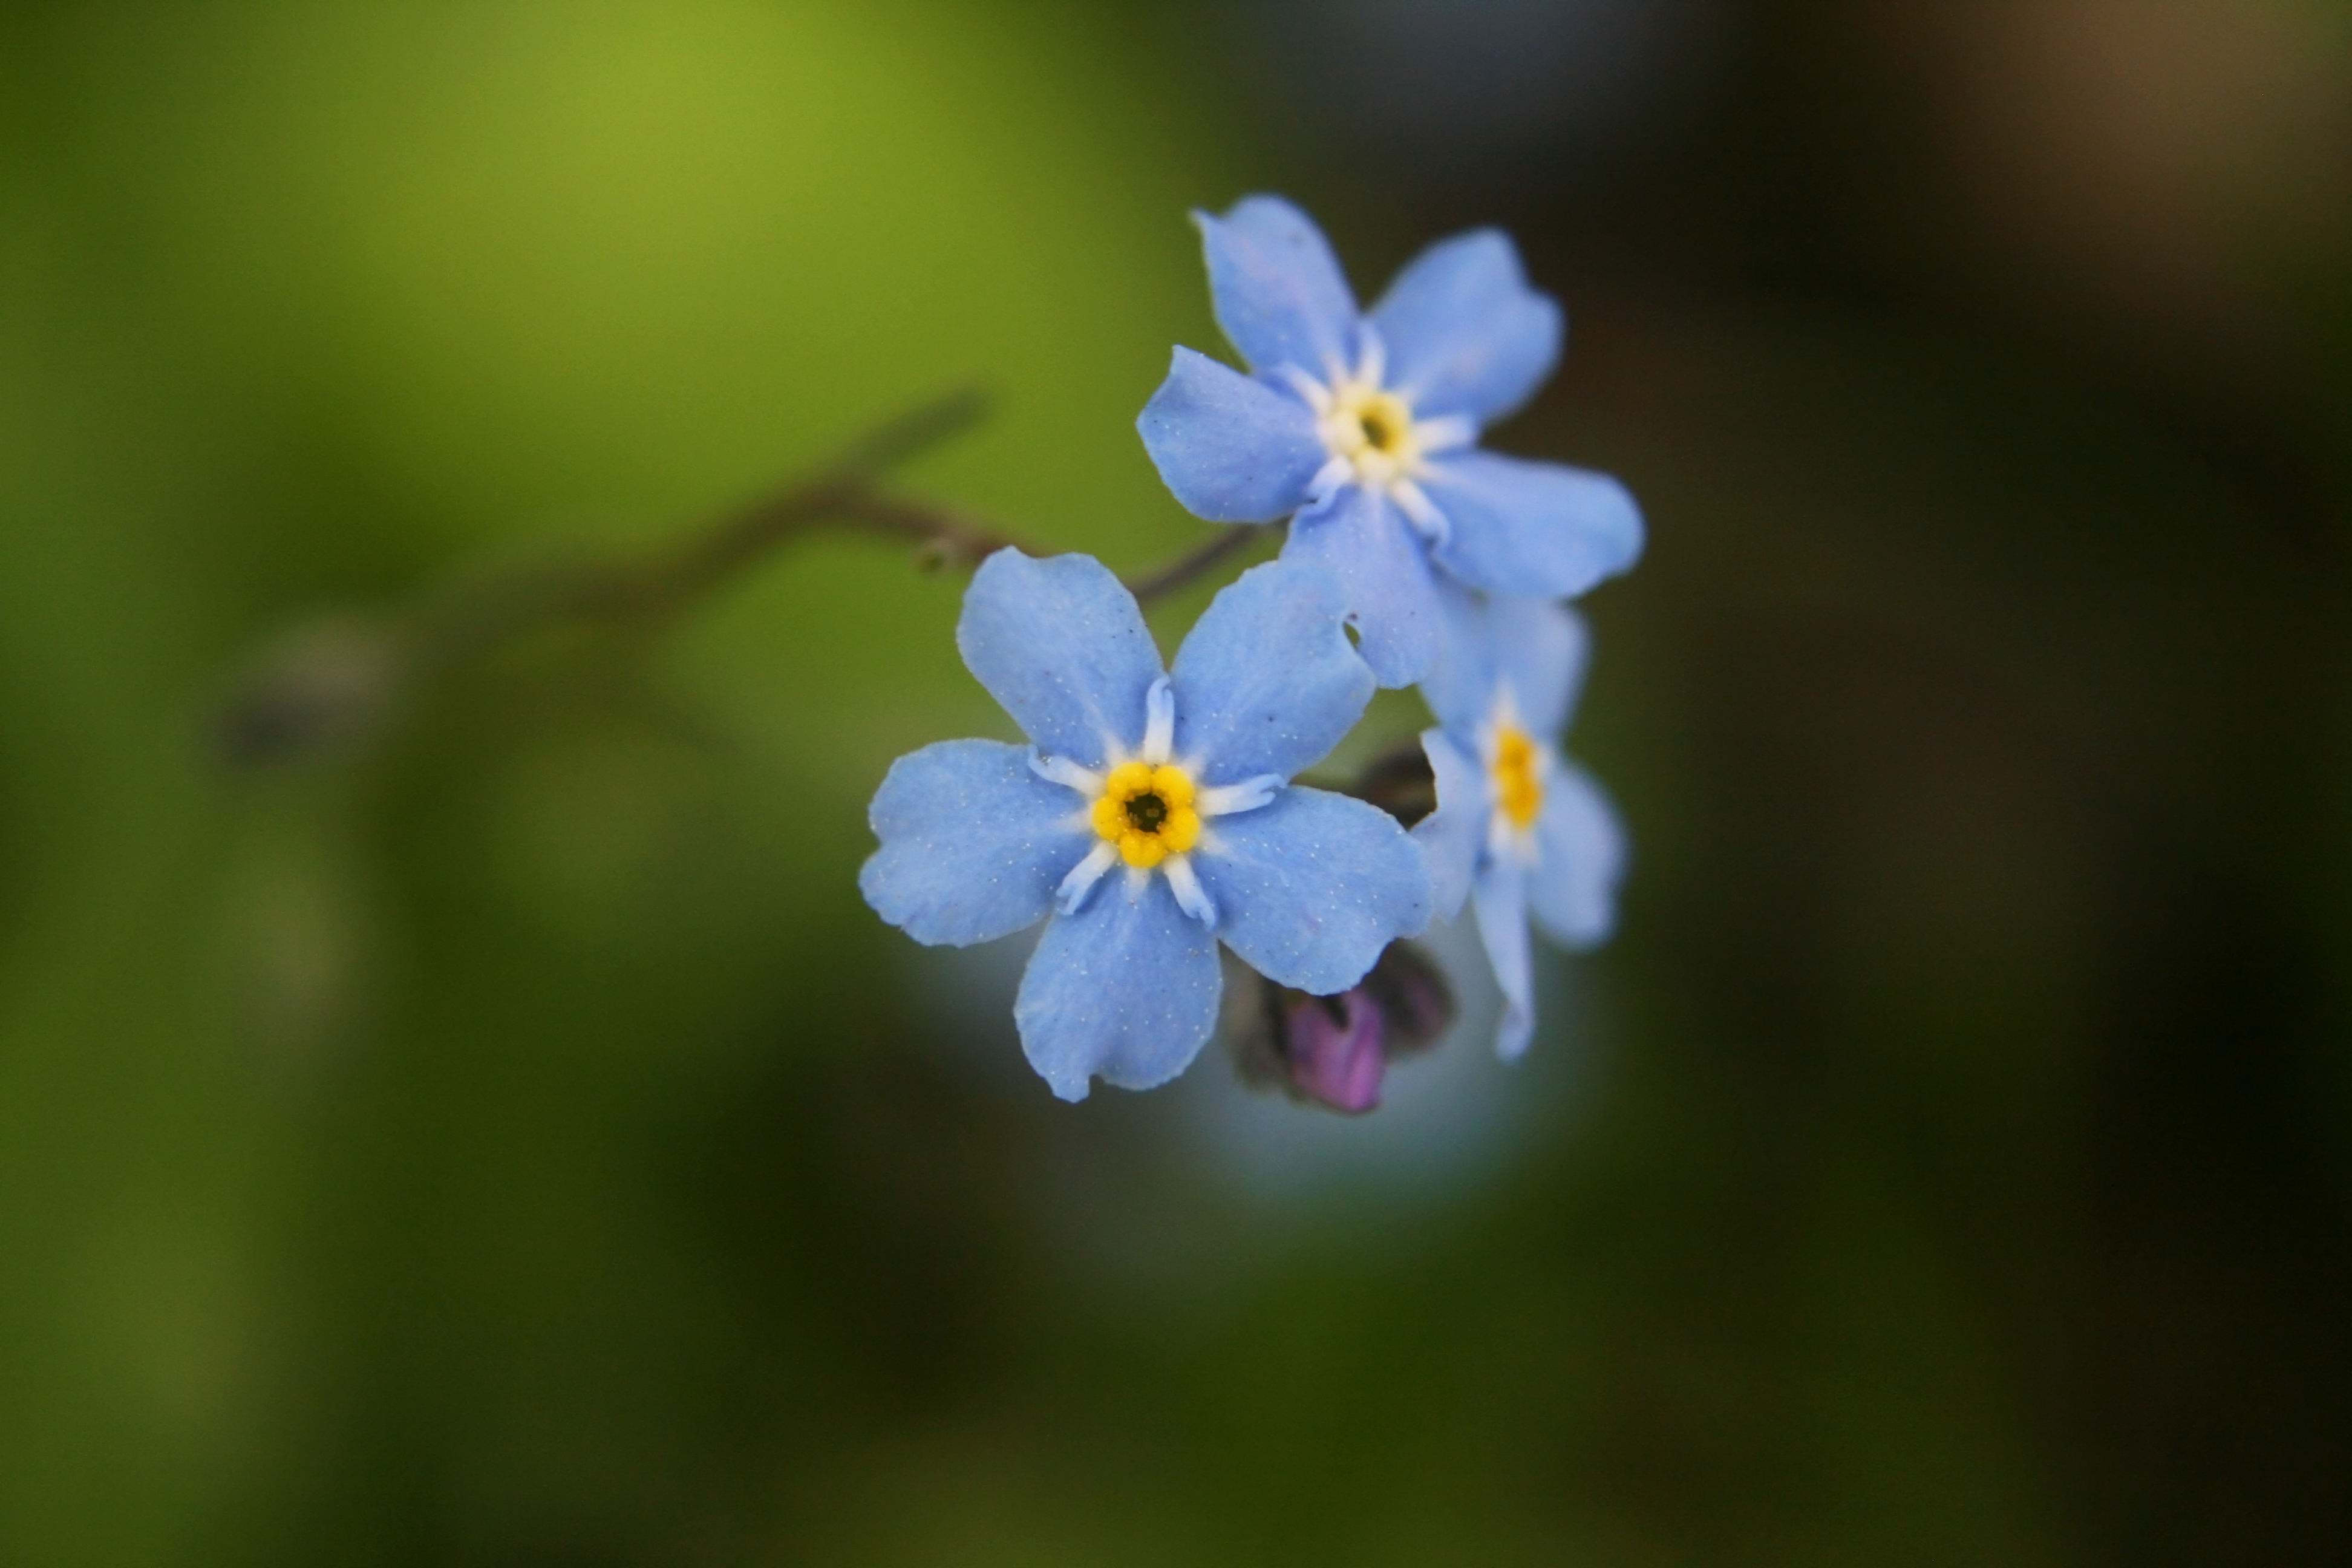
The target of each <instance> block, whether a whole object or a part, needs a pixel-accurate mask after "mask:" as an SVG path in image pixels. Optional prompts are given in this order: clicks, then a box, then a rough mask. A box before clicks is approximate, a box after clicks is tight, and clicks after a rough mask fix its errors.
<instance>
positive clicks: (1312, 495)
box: [1307, 458, 1356, 506]
mask: <svg viewBox="0 0 2352 1568" xmlns="http://www.w3.org/2000/svg"><path fill="white" fill-rule="evenodd" d="M1355 477H1356V464H1355V460H1354V459H1353V458H1332V459H1330V461H1328V462H1327V463H1325V464H1324V465H1323V466H1322V467H1321V468H1318V469H1316V470H1315V477H1314V478H1313V479H1309V480H1307V504H1308V505H1310V506H1312V505H1314V504H1315V503H1316V502H1318V501H1325V500H1330V499H1331V492H1332V491H1334V490H1336V489H1339V487H1340V486H1341V485H1344V484H1346V483H1347V482H1348V481H1349V480H1350V479H1354V478H1355Z"/></svg>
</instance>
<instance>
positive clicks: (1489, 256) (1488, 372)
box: [1372, 228, 1560, 425]
mask: <svg viewBox="0 0 2352 1568" xmlns="http://www.w3.org/2000/svg"><path fill="white" fill-rule="evenodd" d="M1372 324H1373V325H1374V326H1376V327H1378V328H1379V329H1380V331H1381V339H1382V341H1383V342H1385V343H1386V344H1387V346H1388V353H1389V374H1388V382H1389V384H1390V385H1391V386H1392V387H1395V388H1397V389H1398V390H1399V391H1400V392H1402V393H1403V394H1404V395H1405V397H1406V400H1407V401H1409V402H1410V403H1411V404H1412V409H1413V412H1414V413H1415V414H1417V415H1419V416H1421V417H1423V418H1424V419H1426V418H1430V417H1433V416H1438V415H1445V414H1463V415H1467V416H1470V417H1471V418H1472V419H1475V420H1476V421H1477V422H1478V423H1479V424H1481V425H1488V424H1492V423H1493V422H1494V421H1496V420H1497V419H1500V418H1502V417H1503V416H1505V415H1507V414H1509V413H1510V412H1512V411H1513V410H1514V409H1516V408H1517V407H1518V406H1519V405H1521V404H1523V403H1525V402H1527V400H1528V398H1530V397H1532V396H1534V395H1535V392H1536V388H1538V387H1539V386H1541V385H1542V384H1544V379H1545V378H1546V377H1547V376H1549V375H1550V374H1551V371H1552V366H1553V365H1555V364H1557V363H1559V339H1560V314H1559V305H1557V304H1555V303H1554V302H1553V301H1552V300H1550V299H1549V297H1548V296H1545V295H1542V294H1538V293H1537V292H1536V291H1535V290H1534V289H1530V288H1528V279H1527V274H1526V273H1525V272H1523V271H1521V270H1520V268H1519V253H1518V251H1517V250H1516V249H1515V248H1513V247H1512V245H1511V242H1510V240H1509V239H1508V238H1507V237H1505V236H1504V234H1503V233H1502V232H1501V231H1500V230H1499V229H1492V228H1482V229H1478V230H1476V231H1475V232H1473V233H1470V234H1461V235H1455V236H1454V237H1453V238H1451V239H1445V240H1440V241H1439V242H1438V243H1437V244H1435V245H1433V246H1431V247H1429V248H1428V249H1427V250H1424V251H1423V252H1422V253H1421V255H1420V256H1418V257H1417V258H1414V260H1413V262H1412V265H1411V266H1409V267H1407V268H1405V269H1404V270H1403V271H1402V272H1400V273H1398V274H1397V279H1396V281H1395V282H1393V283H1391V284H1390V285H1389V291H1388V292H1387V293H1386V294H1385V295H1383V296H1382V297H1381V302H1380V303H1379V304H1378V305H1376V306H1374V307H1373V308H1372Z"/></svg>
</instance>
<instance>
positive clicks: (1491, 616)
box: [1413, 590, 1626, 1058]
mask: <svg viewBox="0 0 2352 1568" xmlns="http://www.w3.org/2000/svg"><path fill="white" fill-rule="evenodd" d="M1444 609H1445V637H1444V644H1443V647H1442V649H1441V651H1440V653H1439V656H1438V659H1437V663H1436V666H1435V668H1433V669H1432V670H1431V671H1430V674H1429V679H1426V680H1425V681H1423V683H1422V695H1423V696H1424V697H1426V698H1427V699H1428V700H1429V705H1430V707H1431V709H1432V710H1434V711H1435V713H1436V714H1437V719H1438V727H1437V728H1436V729H1433V730H1429V731H1424V732H1423V735H1422V738H1421V741H1422V747H1423V750H1424V751H1426V752H1428V753H1429V763H1430V767H1431V769H1432V770H1433V772H1434V773H1436V775H1437V810H1436V811H1435V812H1434V813H1433V814H1432V815H1431V816H1427V817H1425V818H1423V820H1422V822H1421V823H1420V825H1419V826H1416V827H1415V828H1414V829H1413V837H1416V838H1418V839H1419V840H1420V841H1421V844H1422V847H1423V848H1425V849H1426V850H1427V851H1428V852H1429V866H1430V873H1431V876H1432V879H1433V882H1434V884H1435V891H1436V895H1437V910H1438V913H1439V915H1440V916H1441V917H1442V918H1444V919H1446V920H1452V919H1454V917H1455V916H1456V915H1458V914H1460V913H1461V910H1462V906H1463V904H1464V903H1465V901H1466V902H1471V903H1473V904H1475V908H1476V910H1477V914H1478V936H1479V939H1480V941H1481V942H1484V943H1485V945H1486V956H1487V958H1488V959H1489V961H1490V962H1491V963H1493V964H1494V968H1495V979H1496V983H1497V984H1499V985H1500V986H1501V987H1502V992H1503V1002H1504V1008H1503V1022H1502V1026H1501V1028H1500V1031H1499V1033H1498V1035H1497V1037H1496V1049H1498V1050H1499V1051H1501V1053H1502V1054H1503V1055H1504V1056H1505V1057H1506V1058H1512V1057H1517V1055H1518V1054H1519V1053H1520V1052H1522V1051H1524V1050H1526V1049H1527V1047H1528V1037H1530V1036H1531V1035H1532V1034H1533V1033H1534V1030H1535V985H1534V975H1533V973H1532V969H1531V965H1530V962H1529V953H1528V917H1529V916H1530V915H1533V917H1534V919H1535V923H1536V924H1537V925H1538V926H1539V927H1540V928H1542V930H1543V931H1544V932H1545V934H1546V935H1548V936H1549V937H1551V938H1552V939H1553V940H1554V941H1556V942H1560V943H1562V944H1563V945H1566V946H1569V947H1578V948H1582V947H1591V946H1594V945H1596V944H1598V943H1599V942H1602V941H1604V940H1606V939H1607V937H1608V935H1609V933H1610V931H1611V930H1612V927H1614V925H1615V924H1616V920H1617V885H1618V883H1619V882H1620V881H1621V880H1622V879H1623V876H1624V872H1625V854H1626V845H1625V832H1624V829H1623V828H1622V826H1619V824H1618V821H1617V814H1616V812H1615V810H1614V809H1612V807H1611V805H1610V804H1609V800H1608V797H1607V796H1606V795H1603V794H1601V786H1600V785H1599V784H1595V783H1594V782H1593V781H1592V779H1591V776H1590V775H1589V774H1587V773H1585V772H1584V770H1583V769H1581V768H1580V767H1577V766H1576V765H1575V764H1574V763H1570V762H1568V761H1566V760H1565V759H1563V758H1562V757H1561V756H1560V754H1559V737H1560V731H1562V730H1564V729H1565V728H1566V727H1567V724H1568V720H1569V713H1570V709H1571V708H1572V707H1573V706H1574V703H1575V700H1576V693H1577V689H1578V688H1579V687H1580V685H1581V684H1582V683H1583V679H1584V667H1585V662H1586V658H1587V655H1588V650H1589V644H1590V639H1589V637H1588V636H1587V634H1586V632H1585V629H1584V622H1583V620H1582V619H1581V618H1580V616H1577V614H1576V613H1575V612H1574V611H1572V610H1570V609H1568V608H1567V607H1566V606H1564V605H1559V604H1555V603H1553V602H1551V601H1550V600H1548V599H1523V598H1516V597H1508V596H1505V595H1492V596H1489V597H1486V598H1484V599H1477V598H1474V597H1473V596H1471V595H1467V594H1464V593H1461V592H1459V591H1458V590H1456V591H1451V592H1449V593H1448V594H1447V595H1446V597H1445V605H1444Z"/></svg>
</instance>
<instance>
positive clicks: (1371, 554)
mask: <svg viewBox="0 0 2352 1568" xmlns="http://www.w3.org/2000/svg"><path fill="white" fill-rule="evenodd" d="M1282 558H1283V559H1284V560H1286V561H1295V562H1297V563H1301V564H1302V565H1308V566H1320V567H1322V568H1323V569H1324V570H1326V571H1328V572H1329V573H1330V574H1332V575H1333V576H1335V577H1337V578H1339V587H1340V590H1341V592H1342V593H1344V594H1345V595H1346V596H1347V601H1348V619H1349V621H1351V622H1353V623H1354V625H1355V627H1356V634H1357V636H1358V637H1359V638H1360V639H1361V640H1360V645H1359V646H1360V649H1361V651H1362V653H1363V656H1364V662H1365V663H1366V664H1369V665H1370V666H1371V667H1372V675H1373V678H1374V679H1377V680H1378V681H1379V682H1380V683H1381V685H1382V686H1411V685H1412V683H1413V682H1414V681H1416V680H1419V679H1421V678H1422V677H1423V676H1424V675H1426V674H1428V673H1429V667H1430V665H1431V663H1432V662H1433V660H1435V658H1437V641H1438V631H1439V619H1440V616H1441V615H1442V612H1441V610H1440V609H1439V607H1438V603H1437V587H1436V582H1435V579H1434V577H1433V575H1432V574H1431V571H1430V566H1429V554H1428V552H1427V551H1426V550H1425V549H1423V545H1422V542H1421V536H1420V535H1419V534H1418V533H1415V532H1414V531H1413V528H1412V524H1411V523H1409V522H1407V521H1405V518H1404V514H1403V513H1402V512H1401V511H1399V510H1397V509H1396V508H1395V507H1394V506H1393V505H1392V504H1391V502H1390V501H1389V499H1388V498H1387V497H1386V496H1384V495H1382V494H1381V493H1380V492H1379V491H1377V490H1368V489H1364V488H1363V487H1362V486H1360V485H1342V486H1341V487H1340V488H1339V490H1338V491H1337V492H1335V493H1334V494H1333V495H1332V497H1331V499H1330V500H1329V501H1328V502H1327V503H1325V504H1324V505H1322V506H1318V507H1309V508H1308V509H1307V510H1305V511H1303V512H1301V513H1299V514H1298V516H1297V518H1296V519H1295V520H1294V521H1292V522H1291V525H1290V539H1289V541H1288V542H1286V544H1285V545H1284V546H1283V551H1282Z"/></svg>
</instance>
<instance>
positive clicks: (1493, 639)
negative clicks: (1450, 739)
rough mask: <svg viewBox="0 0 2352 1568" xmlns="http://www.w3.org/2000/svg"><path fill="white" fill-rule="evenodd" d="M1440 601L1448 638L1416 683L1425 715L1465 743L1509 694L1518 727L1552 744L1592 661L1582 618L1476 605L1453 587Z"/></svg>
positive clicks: (1553, 610) (1502, 599)
mask: <svg viewBox="0 0 2352 1568" xmlns="http://www.w3.org/2000/svg"><path fill="white" fill-rule="evenodd" d="M1441 597H1442V599H1443V601H1444V605H1445V637H1444V642H1443V643H1442V645H1441V646H1440V647H1439V649H1438V655H1437V662H1436V663H1435V664H1433V666H1431V667H1430V671H1429V674H1428V676H1427V677H1426V678H1425V679H1423V681H1422V683H1421V694H1422V696H1423V699H1424V700H1427V701H1428V703H1429V707H1430V711H1432V712H1433V713H1435V714H1436V715H1437V718H1438V721H1439V722H1440V723H1442V724H1444V726H1445V727H1446V728H1447V729H1448V730H1450V731H1453V732H1454V734H1455V735H1456V736H1458V737H1465V738H1466V737H1468V736H1470V735H1471V734H1473V733H1475V731H1476V730H1477V728H1478V726H1479V725H1481V724H1483V723H1485V722H1486V721H1488V720H1489V719H1491V718H1492V717H1493V716H1494V711H1495V702H1496V692H1497V690H1498V689H1501V688H1503V687H1505V686H1507V687H1508V688H1509V689H1510V692H1511V699H1512V701H1513V703H1514V704H1515V705H1516V707H1517V710H1518V715H1519V722H1520V724H1521V725H1522V726H1524V727H1525V728H1526V729H1527V730H1528V731H1529V732H1530V733H1533V734H1536V735H1538V736H1541V737H1542V738H1543V739H1545V740H1547V741H1552V740H1556V739H1557V738H1558V737H1559V732H1560V731H1561V730H1563V729H1564V728H1566V727H1567V724H1568V716H1569V710H1570V706H1571V705H1572V704H1573V703H1574V701H1575V700H1576V693H1577V691H1578V689H1580V687H1581V686H1582V685H1583V683H1584V671H1585V667H1586V664H1587V662H1588V660H1589V658H1590V657H1591V633H1590V632H1589V631H1587V630H1586V629H1585V625H1584V617H1583V616H1580V615H1578V614H1577V613H1576V612H1575V611H1574V610H1571V609H1570V608H1569V607H1568V606H1567V605H1562V604H1559V603H1558V602H1556V601H1554V600H1551V599H1525V598H1520V597H1518V596H1517V595H1509V594H1496V595H1487V596H1483V597H1481V596H1475V595H1470V594H1467V593H1465V592H1463V591H1462V590H1461V589H1459V588H1454V587H1451V586H1446V587H1444V588H1443V589H1441Z"/></svg>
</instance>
